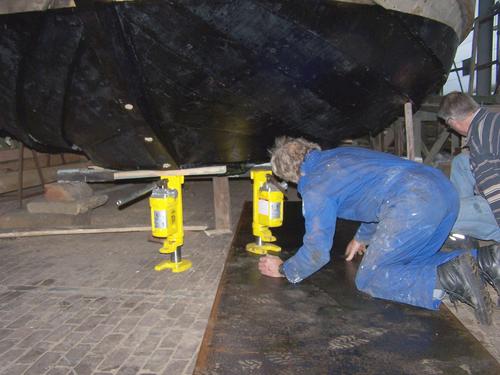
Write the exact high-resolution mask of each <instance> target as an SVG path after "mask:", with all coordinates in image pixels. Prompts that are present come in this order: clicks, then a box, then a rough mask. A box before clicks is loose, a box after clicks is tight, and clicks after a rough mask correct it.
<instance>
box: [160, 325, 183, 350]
mask: <svg viewBox="0 0 500 375" xmlns="http://www.w3.org/2000/svg"><path fill="white" fill-rule="evenodd" d="M182 336H184V331H180V330H175V329H173V330H172V331H170V332H169V334H168V335H167V336H166V337H165V338H163V340H162V342H161V343H160V348H175V347H176V346H177V344H179V342H180V341H181V340H182Z"/></svg>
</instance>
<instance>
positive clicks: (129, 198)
mask: <svg viewBox="0 0 500 375" xmlns="http://www.w3.org/2000/svg"><path fill="white" fill-rule="evenodd" d="M165 182H166V181H165V180H159V181H155V182H153V183H152V184H149V185H147V186H145V187H144V188H142V189H139V190H136V191H134V192H133V193H132V194H130V195H129V196H127V197H125V198H122V199H118V200H117V201H116V202H115V204H116V207H117V208H122V207H123V206H126V205H127V204H129V203H131V202H133V201H135V200H136V199H139V198H140V197H142V196H143V195H146V194H148V193H150V192H151V191H152V190H153V189H154V188H155V187H157V186H162V185H164V184H165Z"/></svg>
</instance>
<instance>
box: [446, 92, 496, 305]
mask: <svg viewBox="0 0 500 375" xmlns="http://www.w3.org/2000/svg"><path fill="white" fill-rule="evenodd" d="M437 115H438V118H440V119H441V120H442V121H444V123H445V124H446V125H448V126H449V127H451V128H452V129H453V130H454V131H456V132H457V133H458V134H460V135H462V136H465V137H466V139H465V145H466V147H467V148H468V152H462V153H461V154H460V155H457V156H456V157H455V158H454V159H453V161H452V166H451V174H450V179H451V182H452V183H453V185H454V186H455V188H456V189H457V191H458V194H459V197H460V210H459V214H458V218H457V221H456V222H455V225H454V226H453V229H452V232H453V233H461V234H464V235H468V236H471V237H473V238H476V239H481V240H492V241H496V242H497V244H496V245H493V246H490V247H489V248H488V249H489V250H488V251H489V252H486V251H480V252H479V256H478V258H479V263H480V265H481V262H483V263H485V260H484V259H483V258H485V257H487V258H488V262H487V263H491V266H490V267H489V268H491V270H489V273H491V275H486V278H487V280H488V281H490V283H492V285H493V286H494V287H495V289H496V290H497V292H499V288H500V248H499V246H498V243H499V242H500V227H499V223H500V113H493V112H489V111H488V110H486V109H485V108H481V107H480V106H479V104H477V103H476V102H475V101H474V99H472V98H471V97H470V96H469V95H467V94H464V93H461V92H452V93H450V94H448V95H446V96H445V97H444V98H443V100H442V101H441V104H440V107H439V111H438V114H437ZM494 265H496V266H494ZM499 295H500V293H499Z"/></svg>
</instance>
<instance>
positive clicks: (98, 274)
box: [0, 180, 500, 375]
mask: <svg viewBox="0 0 500 375" xmlns="http://www.w3.org/2000/svg"><path fill="white" fill-rule="evenodd" d="M211 186H212V185H211V182H210V181H205V180H201V181H200V180H198V181H188V182H186V184H185V190H184V202H185V207H186V209H185V224H186V225H208V226H209V227H210V226H213V208H212V188H211ZM103 188H107V187H106V186H99V187H98V189H103ZM133 188H134V186H127V187H126V188H125V189H124V190H114V191H112V192H110V193H109V194H110V198H111V200H110V202H109V203H108V204H107V205H106V206H104V207H100V208H98V209H96V210H94V212H93V213H92V215H91V216H89V217H87V218H85V220H84V221H86V224H88V225H92V226H98V227H104V226H106V227H116V226H123V227H124V226H138V225H140V226H144V225H148V223H149V208H148V207H147V200H142V201H140V202H138V203H135V204H134V205H132V206H130V207H128V208H127V209H125V210H122V211H117V210H116V209H115V208H114V207H113V204H112V203H113V201H114V200H116V199H117V198H119V197H121V196H122V195H125V194H126V193H127V192H129V191H130V190H131V189H133ZM292 195H293V194H292ZM250 199H251V183H250V181H249V180H233V181H231V203H232V204H231V207H232V215H233V224H236V221H237V219H238V217H239V214H240V211H241V208H242V203H243V201H245V200H250ZM0 214H1V215H2V217H1V218H0V230H2V231H7V227H8V226H9V225H10V226H11V227H19V226H22V225H25V224H26V223H28V222H31V223H35V224H36V226H37V227H54V226H57V227H64V226H71V225H72V222H71V220H68V218H67V217H66V218H64V217H59V216H57V215H55V216H50V217H49V216H45V215H35V216H31V217H30V218H31V219H30V218H27V216H26V214H25V213H23V212H22V211H20V210H18V209H17V208H15V203H14V202H12V201H9V199H3V200H2V201H0ZM56 216H57V217H56ZM148 237H149V233H146V232H142V233H141V232H139V233H137V232H136V233H128V234H101V235H95V234H94V235H71V236H52V237H34V238H18V239H9V240H1V242H0V257H1V259H2V261H1V263H0V374H5V375H16V374H29V375H35V374H36V375H39V374H50V375H63V374H64V375H66V374H78V375H80V374H89V375H90V374H92V375H115V374H120V375H123V374H149V375H153V374H158V375H159V374H168V375H170V374H191V373H192V370H193V367H194V364H195V361H196V356H197V353H198V349H199V345H200V343H201V339H202V337H203V334H204V331H205V327H206V324H207V320H208V317H209V313H210V309H211V307H212V303H213V300H214V296H215V293H216V290H217V286H218V282H219V279H220V276H221V273H222V270H223V266H224V261H225V257H226V255H227V251H228V249H229V245H230V242H231V239H232V235H220V236H213V237H209V236H207V235H206V234H205V233H203V232H187V233H186V236H185V245H184V248H183V255H184V256H185V257H186V258H188V259H190V260H191V261H192V262H193V268H192V269H190V270H189V271H187V272H185V273H182V274H172V273H170V272H168V271H163V272H155V271H154V270H153V266H154V265H155V264H156V263H158V262H159V261H161V260H162V259H164V257H165V256H163V255H161V254H159V253H158V251H157V250H158V248H159V244H157V243H152V242H148ZM451 310H452V311H454V309H453V308H452V309H451ZM457 316H458V317H459V318H460V319H461V321H462V322H463V324H464V325H465V326H466V327H468V328H469V329H470V330H471V331H472V332H473V333H474V334H475V335H476V337H478V339H480V340H482V342H483V343H484V345H485V347H486V348H487V349H489V350H490V352H492V354H493V355H494V356H496V358H497V360H500V354H499V352H498V350H499V349H498V348H500V338H499V336H498V335H499V330H498V327H499V325H500V312H499V310H497V311H496V312H495V319H494V320H495V323H494V325H493V326H492V327H486V328H485V327H480V326H478V325H477V324H476V323H475V322H474V321H473V319H471V315H470V311H469V310H468V309H466V308H465V307H463V306H459V309H458V312H457Z"/></svg>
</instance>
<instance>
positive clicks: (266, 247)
mask: <svg viewBox="0 0 500 375" xmlns="http://www.w3.org/2000/svg"><path fill="white" fill-rule="evenodd" d="M246 250H247V251H248V252H249V253H254V254H259V255H265V254H267V252H268V251H272V252H275V253H279V252H280V251H281V247H279V246H278V245H274V244H272V243H263V244H262V245H258V244H256V243H255V242H253V243H249V244H248V245H247V246H246Z"/></svg>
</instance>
